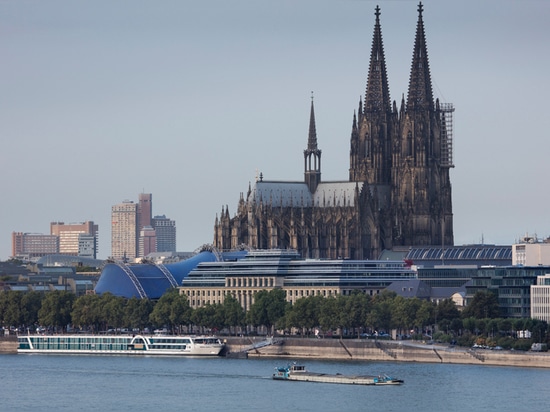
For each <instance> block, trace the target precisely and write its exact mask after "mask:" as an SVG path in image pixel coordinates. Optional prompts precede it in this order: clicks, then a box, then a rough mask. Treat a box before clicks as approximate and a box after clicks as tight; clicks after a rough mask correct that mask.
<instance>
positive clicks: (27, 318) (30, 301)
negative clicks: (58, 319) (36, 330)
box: [21, 291, 44, 326]
mask: <svg viewBox="0 0 550 412" xmlns="http://www.w3.org/2000/svg"><path fill="white" fill-rule="evenodd" d="M43 298H44V295H43V294H42V293H40V292H35V291H32V292H27V293H25V294H24V295H23V296H22V298H21V321H22V322H23V324H24V325H27V326H32V325H36V324H37V323H38V311H39V310H40V307H41V306H42V299H43Z"/></svg>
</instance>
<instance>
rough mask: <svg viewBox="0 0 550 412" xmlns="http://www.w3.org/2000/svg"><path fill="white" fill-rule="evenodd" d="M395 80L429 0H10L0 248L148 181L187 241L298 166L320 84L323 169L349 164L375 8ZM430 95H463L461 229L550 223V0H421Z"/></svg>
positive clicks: (454, 176)
mask: <svg viewBox="0 0 550 412" xmlns="http://www.w3.org/2000/svg"><path fill="white" fill-rule="evenodd" d="M377 4H378V5H379V6H380V8H381V16H380V19H381V20H380V21H381V27H382V35H383V41H384V50H385V57H386V66H387V70H388V78H389V87H390V93H391V98H392V100H396V101H397V102H400V100H401V96H402V95H403V94H405V95H406V93H407V87H408V80H409V72H410V66H411V61H412V52H413V43H414V36H415V30H416V23H417V18H418V12H417V7H418V1H416V0H414V1H407V0H402V1H398V0H395V1H384V0H379V1H370V0H363V1H360V0H278V1H274V0H232V1H228V0H210V1H183V0H156V1H146V0H94V1H82V0H0V59H1V60H2V63H1V64H0V139H1V140H0V142H1V144H0V148H1V149H0V188H1V189H0V190H1V193H2V200H1V201H0V205H2V206H1V210H0V260H5V259H7V258H8V257H9V256H10V255H11V233H12V232H14V231H16V232H28V233H44V234H49V230H50V222H52V221H62V222H65V223H72V222H84V221H86V220H93V221H94V222H95V223H96V224H98V225H99V232H100V234H99V258H107V257H108V256H109V255H110V247H111V242H110V214H111V206H112V205H115V204H117V203H120V202H122V201H123V200H126V199H128V200H133V201H137V200H138V195H139V193H152V194H153V214H154V215H162V214H164V215H166V216H167V217H169V218H171V219H173V220H175V221H176V226H177V249H178V251H193V250H195V249H197V248H199V247H200V246H201V245H203V244H206V243H212V240H213V232H214V229H213V228H214V222H215V218H216V215H219V213H220V211H221V210H222V207H225V206H226V205H227V206H228V207H229V212H230V214H231V215H234V214H235V213H236V211H237V203H238V200H239V196H240V193H246V191H247V189H248V185H249V183H253V182H254V180H255V178H256V176H257V174H258V173H260V172H261V173H262V174H263V176H264V178H265V179H266V180H289V181H296V180H302V179H303V150H304V149H305V148H306V145H307V137H308V127H309V110H310V102H311V94H312V92H313V95H314V104H315V115H316V125H317V139H318V144H319V148H320V149H321V150H322V156H323V157H322V159H323V163H322V179H323V181H331V180H347V178H348V168H349V148H350V147H349V142H350V135H351V125H352V120H353V113H354V110H356V109H357V107H358V103H359V100H360V99H362V97H363V95H364V92H365V88H366V81H367V73H368V65H369V57H370V49H371V42H372V35H373V29H374V22H375V16H374V9H375V7H376V5H377ZM423 5H424V13H423V19H424V25H425V32H426V38H427V47H428V56H429V60H430V71H431V76H432V83H433V89H434V94H435V97H437V98H439V99H440V101H442V102H446V103H453V104H454V107H455V109H456V111H455V113H454V164H455V168H453V169H452V170H451V183H452V188H453V213H454V240H455V244H456V245H463V244H471V243H486V244H499V245H506V244H512V243H514V242H516V241H517V240H518V239H520V238H521V237H522V236H523V235H525V234H526V233H528V234H530V235H537V236H538V237H539V238H545V237H548V236H550V190H549V185H548V182H549V179H548V176H550V174H549V173H550V172H549V162H548V157H549V154H550V114H549V112H548V107H549V106H548V103H547V99H548V97H549V96H550V79H549V76H548V73H549V72H548V67H550V53H549V47H550V46H549V44H550V25H549V24H548V22H549V21H550V2H548V1H546V0H521V1H520V0H513V1H512V0H484V1H474V0H461V1H458V0H456V1H445V0H437V1H436V0H425V1H423Z"/></svg>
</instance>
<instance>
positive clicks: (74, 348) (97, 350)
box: [17, 335, 225, 356]
mask: <svg viewBox="0 0 550 412" xmlns="http://www.w3.org/2000/svg"><path fill="white" fill-rule="evenodd" d="M17 339H18V347H17V352H18V353H45V354H46V353H57V354H85V355H92V354H97V355H147V356H151V355H157V356H217V355H219V354H220V352H221V351H222V349H223V348H224V346H225V345H224V343H223V342H221V341H220V339H218V338H217V337H215V336H171V335H165V336H144V335H135V336H124V335H19V336H18V338H17Z"/></svg>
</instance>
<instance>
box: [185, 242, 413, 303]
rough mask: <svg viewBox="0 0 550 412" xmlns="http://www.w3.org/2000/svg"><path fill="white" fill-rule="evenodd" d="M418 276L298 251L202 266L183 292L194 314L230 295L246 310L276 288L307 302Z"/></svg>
mask: <svg viewBox="0 0 550 412" xmlns="http://www.w3.org/2000/svg"><path fill="white" fill-rule="evenodd" d="M415 278H416V272H415V271H414V270H413V269H411V268H410V267H408V266H406V265H405V264H404V263H403V262H400V261H373V260H347V259H339V260H323V259H302V258H301V256H300V254H299V253H298V252H297V251H295V250H275V249H270V250H255V251H250V252H248V254H247V255H246V256H245V257H244V258H242V259H238V260H234V261H230V262H227V261H218V262H204V263H200V264H199V265H198V266H197V267H196V268H195V269H193V270H191V271H190V272H189V275H188V276H187V277H186V278H185V279H184V280H183V282H182V286H181V288H180V291H181V293H183V294H185V295H186V296H187V298H188V300H189V304H190V305H191V307H193V308H197V307H200V306H204V305H206V304H215V303H223V302H224V299H225V296H226V295H227V294H231V295H232V296H234V297H235V298H236V299H237V300H238V301H239V302H240V304H241V306H242V307H243V308H244V309H245V310H247V309H248V308H249V307H250V306H251V305H252V304H253V303H254V295H255V294H256V293H257V292H259V291H261V290H271V289H275V288H280V289H283V290H284V291H285V292H286V299H287V301H289V302H295V301H296V300H297V299H299V298H302V297H307V296H316V295H319V296H325V297H327V296H336V295H340V294H341V295H349V294H351V293H352V292H353V291H355V290H360V291H362V292H363V293H366V294H368V295H376V294H379V293H380V292H382V290H384V289H385V288H386V287H387V286H388V285H390V284H391V283H392V282H394V281H397V280H404V279H415Z"/></svg>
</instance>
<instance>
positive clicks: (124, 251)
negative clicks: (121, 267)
mask: <svg viewBox="0 0 550 412" xmlns="http://www.w3.org/2000/svg"><path fill="white" fill-rule="evenodd" d="M137 216H138V205H137V204H136V203H134V202H131V201H129V200H125V201H124V202H122V203H119V204H117V205H114V206H113V207H112V208H111V257H112V258H113V259H119V260H121V259H128V260H133V259H135V258H136V257H137V254H138V233H139V232H138V226H137V224H138V217H137Z"/></svg>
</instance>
